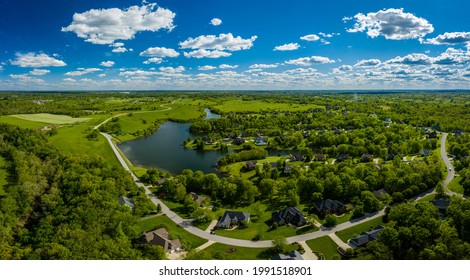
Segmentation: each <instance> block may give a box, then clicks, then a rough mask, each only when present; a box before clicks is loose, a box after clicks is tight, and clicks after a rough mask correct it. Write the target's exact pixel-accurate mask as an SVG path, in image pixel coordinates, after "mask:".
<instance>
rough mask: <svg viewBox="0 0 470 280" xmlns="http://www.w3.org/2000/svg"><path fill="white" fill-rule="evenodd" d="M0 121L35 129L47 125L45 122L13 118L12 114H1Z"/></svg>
mask: <svg viewBox="0 0 470 280" xmlns="http://www.w3.org/2000/svg"><path fill="white" fill-rule="evenodd" d="M0 122H1V123H7V124H13V125H17V126H19V127H21V128H31V129H37V128H41V127H43V126H46V125H48V123H45V122H37V121H28V120H23V119H19V118H15V117H12V116H1V117H0Z"/></svg>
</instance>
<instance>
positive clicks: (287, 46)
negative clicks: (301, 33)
mask: <svg viewBox="0 0 470 280" xmlns="http://www.w3.org/2000/svg"><path fill="white" fill-rule="evenodd" d="M299 48H300V45H299V44H297V43H289V44H284V45H282V46H276V47H274V50H275V51H295V50H298V49H299Z"/></svg>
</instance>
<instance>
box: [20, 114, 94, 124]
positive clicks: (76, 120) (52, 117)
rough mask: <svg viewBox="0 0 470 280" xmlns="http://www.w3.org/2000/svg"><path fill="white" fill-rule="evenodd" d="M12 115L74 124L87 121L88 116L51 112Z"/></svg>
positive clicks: (25, 118)
mask: <svg viewBox="0 0 470 280" xmlns="http://www.w3.org/2000/svg"><path fill="white" fill-rule="evenodd" d="M12 117H15V118H18V119H22V120H26V121H34V122H42V123H48V124H74V123H80V122H87V121H89V120H90V119H89V118H72V117H70V116H66V115H52V114H20V115H12Z"/></svg>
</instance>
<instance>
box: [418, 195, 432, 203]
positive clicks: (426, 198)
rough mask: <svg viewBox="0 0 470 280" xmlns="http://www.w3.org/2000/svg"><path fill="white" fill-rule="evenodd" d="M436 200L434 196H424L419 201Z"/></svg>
mask: <svg viewBox="0 0 470 280" xmlns="http://www.w3.org/2000/svg"><path fill="white" fill-rule="evenodd" d="M435 198H436V194H430V195H428V196H425V197H423V198H421V199H420V200H419V201H431V200H433V199H435Z"/></svg>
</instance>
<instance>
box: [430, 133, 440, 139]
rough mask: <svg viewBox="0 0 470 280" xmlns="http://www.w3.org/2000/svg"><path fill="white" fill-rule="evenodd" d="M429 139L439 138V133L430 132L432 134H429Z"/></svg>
mask: <svg viewBox="0 0 470 280" xmlns="http://www.w3.org/2000/svg"><path fill="white" fill-rule="evenodd" d="M428 138H430V139H435V138H438V136H437V132H435V131H433V132H430V133H429V134H428Z"/></svg>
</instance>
